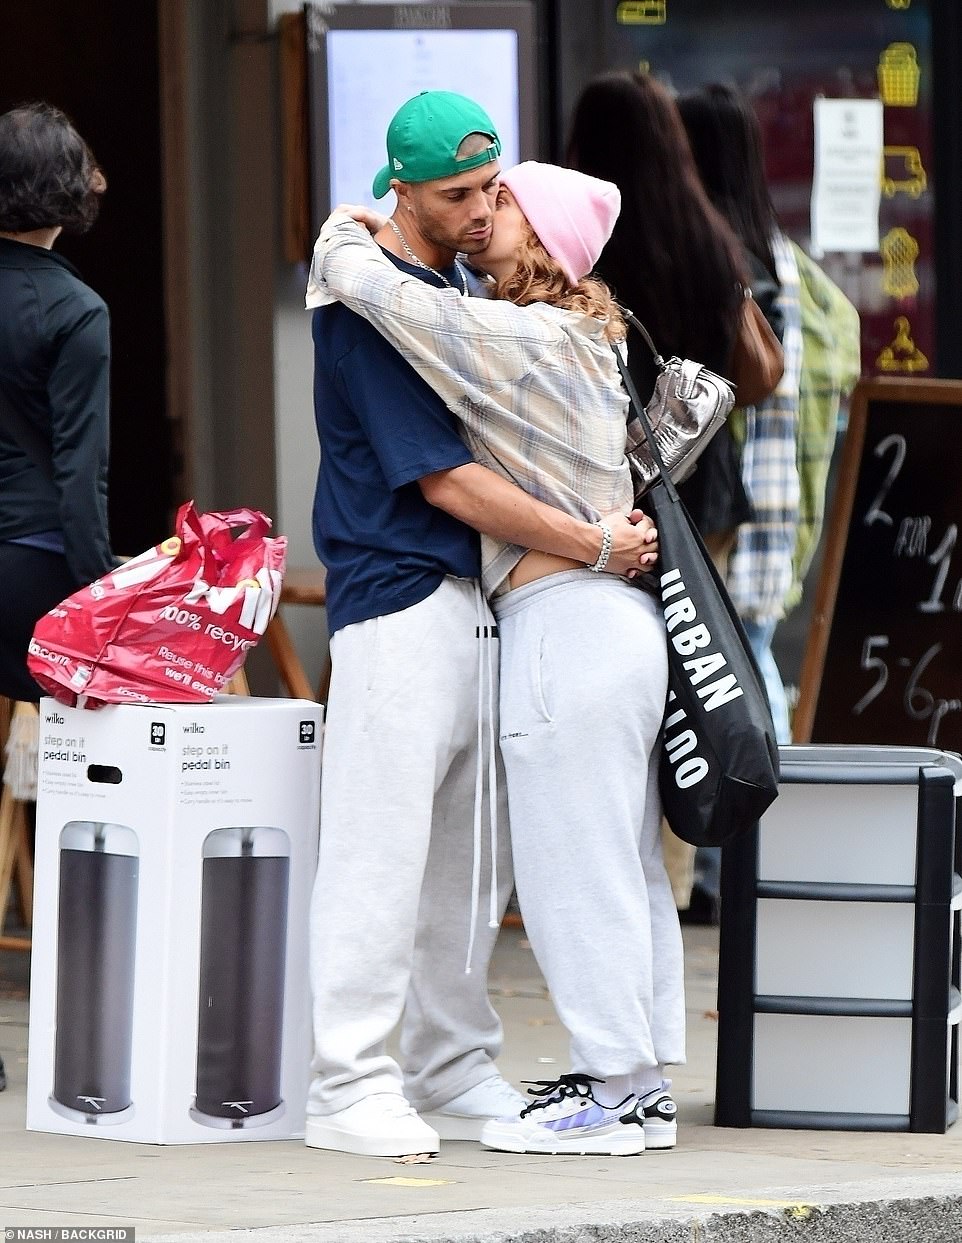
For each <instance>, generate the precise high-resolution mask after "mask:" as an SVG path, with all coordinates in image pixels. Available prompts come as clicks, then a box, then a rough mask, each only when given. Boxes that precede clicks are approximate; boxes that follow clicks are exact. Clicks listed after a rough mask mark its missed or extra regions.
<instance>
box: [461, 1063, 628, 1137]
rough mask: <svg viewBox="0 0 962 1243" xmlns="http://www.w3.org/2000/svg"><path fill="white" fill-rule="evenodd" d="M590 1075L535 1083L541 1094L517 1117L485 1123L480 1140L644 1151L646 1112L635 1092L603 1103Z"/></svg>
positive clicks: (537, 1090) (535, 1090)
mask: <svg viewBox="0 0 962 1243" xmlns="http://www.w3.org/2000/svg"><path fill="white" fill-rule="evenodd" d="M600 1082H601V1080H599V1079H594V1078H592V1077H591V1076H590V1075H562V1076H561V1077H560V1078H559V1079H555V1080H552V1081H550V1082H547V1081H546V1082H542V1083H538V1084H534V1085H532V1095H533V1096H534V1097H535V1098H536V1099H535V1100H534V1101H532V1102H531V1103H529V1104H528V1105H526V1106H525V1108H524V1109H522V1110H521V1112H520V1113H519V1114H518V1115H517V1116H515V1117H513V1118H496V1119H492V1121H491V1122H487V1123H485V1125H484V1127H483V1128H482V1130H481V1143H482V1144H483V1145H484V1146H485V1148H497V1149H499V1150H500V1151H501V1152H544V1153H552V1154H554V1153H563V1152H568V1153H577V1154H579V1155H581V1156H589V1155H590V1156H594V1155H600V1156H610V1157H628V1156H633V1155H635V1154H636V1153H639V1152H644V1151H645V1127H644V1114H643V1113H642V1112H641V1110H640V1108H639V1102H638V1098H637V1097H636V1096H627V1097H626V1098H625V1099H624V1100H623V1101H621V1102H620V1103H619V1104H617V1105H600V1104H599V1103H598V1102H597V1101H596V1100H595V1098H594V1095H593V1093H592V1090H591V1085H592V1084H594V1083H600Z"/></svg>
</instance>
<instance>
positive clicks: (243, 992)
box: [27, 696, 323, 1143]
mask: <svg viewBox="0 0 962 1243" xmlns="http://www.w3.org/2000/svg"><path fill="white" fill-rule="evenodd" d="M322 713H323V708H322V707H321V706H320V705H319V704H314V703H309V702H306V701H303V700H290V699H248V698H245V697H241V696H236V697H234V696H222V697H219V698H218V699H217V700H215V702H214V703H212V704H201V705H185V704H144V705H140V704H137V705H134V704H131V705H127V704H124V705H119V706H116V707H106V708H102V709H99V710H97V711H85V710H83V709H79V708H65V707H63V706H62V705H60V704H58V703H57V702H56V701H55V700H53V699H44V700H42V702H41V705H40V777H39V791H38V799H37V843H36V859H35V899H34V928H33V954H32V970H31V987H30V1039H29V1050H28V1053H29V1056H28V1074H27V1127H28V1129H30V1130H37V1131H56V1132H60V1133H63V1134H73V1135H87V1136H93V1137H96V1138H100V1139H126V1140H139V1141H145V1142H150V1143H211V1142H216V1141H220V1140H244V1139H286V1138H293V1137H296V1136H300V1135H303V1133H304V1106H305V1101H306V1097H307V1084H308V1079H309V1063H310V1056H311V1035H310V989H309V987H308V967H307V943H308V909H309V905H310V894H311V888H312V885H313V880H314V872H315V867H316V859H317V837H318V822H319V801H320V762H321V733H322Z"/></svg>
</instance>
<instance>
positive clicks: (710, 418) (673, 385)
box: [622, 307, 735, 500]
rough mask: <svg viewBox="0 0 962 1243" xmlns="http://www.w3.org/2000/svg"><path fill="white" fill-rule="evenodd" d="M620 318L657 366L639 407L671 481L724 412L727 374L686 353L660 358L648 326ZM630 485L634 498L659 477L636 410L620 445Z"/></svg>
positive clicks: (728, 403)
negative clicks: (642, 342)
mask: <svg viewBox="0 0 962 1243" xmlns="http://www.w3.org/2000/svg"><path fill="white" fill-rule="evenodd" d="M622 313H623V314H624V317H625V319H626V320H627V321H628V323H629V324H631V325H632V327H633V328H636V329H637V330H638V332H639V333H640V334H641V336H642V337H643V338H644V340H645V342H646V343H647V345H648V348H649V349H650V350H651V353H652V356H653V357H654V360H655V366H656V367H657V369H658V378H657V380H656V381H655V390H654V392H653V393H652V395H651V399H650V401H649V402H648V404H647V406H646V407H645V412H646V414H647V415H648V419H649V421H650V423H651V429H652V432H653V434H654V438H655V444H656V445H657V447H658V452H659V454H660V456H661V460H662V462H663V464H664V466H665V469H666V470H667V471H668V474H669V476H670V477H671V480H672V482H673V483H680V482H681V481H682V480H683V479H687V478H688V476H689V475H690V474H691V472H692V471H693V470H694V469H695V463H696V462H697V461H698V459H699V457H700V456H701V454H702V452H703V451H704V449H705V446H706V445H707V444H708V442H709V440H711V438H712V436H714V434H715V433H716V432H717V431H718V429H719V428H720V427H721V425H722V424H723V423H724V422H725V420H726V419H727V418H728V415H729V412H730V411H731V408H732V406H733V405H734V404H735V394H734V392H733V390H732V387H731V385H730V384H729V383H728V381H727V380H724V379H722V377H721V376H720V375H716V374H715V372H714V371H709V369H708V368H707V367H704V366H702V364H701V363H696V362H693V361H692V360H691V359H690V358H669V359H668V360H667V361H666V360H665V359H664V358H662V356H661V355H660V354H659V353H658V350H657V349H656V348H655V343H654V341H652V339H651V337H650V336H649V335H648V330H647V329H646V328H645V326H644V324H642V323H641V322H640V320H638V319H637V318H636V317H635V316H634V315H633V314H632V313H631V311H628V310H625V308H624V307H623V308H622ZM625 452H626V454H627V457H628V464H629V466H630V468H631V475H632V479H633V480H634V485H635V499H636V500H637V499H638V498H639V497H640V496H642V495H643V494H644V493H645V492H647V491H648V489H649V488H650V487H651V485H652V484H653V483H655V482H656V481H657V479H658V478H659V475H658V467H657V466H656V465H655V462H654V458H653V457H652V454H651V449H650V447H649V443H648V437H647V436H646V435H645V432H644V429H643V428H642V426H641V423H640V421H639V420H638V418H637V417H636V416H632V417H630V418H629V421H628V443H627V447H626V449H625Z"/></svg>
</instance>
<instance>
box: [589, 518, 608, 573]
mask: <svg viewBox="0 0 962 1243" xmlns="http://www.w3.org/2000/svg"><path fill="white" fill-rule="evenodd" d="M597 525H598V526H599V527H601V552H600V553H598V560H597V561H596V562H595V563H594V565H589V566H588V569H589V570H593V571H594V573H595V574H600V573H601V572H602V570H604V569H606V568H607V565H608V558H609V557H610V556H611V527H610V526H608V524H607V522H599V523H598V524H597Z"/></svg>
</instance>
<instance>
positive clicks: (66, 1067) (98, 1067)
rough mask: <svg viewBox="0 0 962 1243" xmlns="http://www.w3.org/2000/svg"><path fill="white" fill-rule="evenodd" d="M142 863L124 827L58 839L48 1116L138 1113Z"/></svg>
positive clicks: (106, 1119) (93, 825) (72, 828)
mask: <svg viewBox="0 0 962 1243" xmlns="http://www.w3.org/2000/svg"><path fill="white" fill-rule="evenodd" d="M138 856H139V847H138V842H137V834H136V833H135V832H134V830H133V829H130V828H127V827H126V826H125V825H122V824H100V823H97V822H94V821H86V820H75V821H71V822H70V823H69V824H67V825H66V826H65V827H64V829H63V832H62V833H61V834H60V880H59V898H58V903H59V916H58V925H57V1001H56V1007H57V1008H56V1043H55V1050H54V1080H53V1091H52V1093H51V1095H50V1106H51V1108H52V1109H54V1110H55V1111H56V1112H57V1113H59V1114H61V1115H63V1116H64V1117H67V1118H71V1119H73V1120H74V1121H77V1122H86V1123H90V1124H91V1125H105V1124H109V1123H119V1122H123V1121H125V1120H126V1119H127V1118H129V1117H130V1116H131V1115H132V1113H133V1104H132V1102H131V1099H130V1058H131V1034H132V1029H133V1013H134V1004H133V1003H134V950H135V945H136V940H137V936H136V931H137V886H138V870H139V862H140V861H139V857H138Z"/></svg>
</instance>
